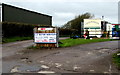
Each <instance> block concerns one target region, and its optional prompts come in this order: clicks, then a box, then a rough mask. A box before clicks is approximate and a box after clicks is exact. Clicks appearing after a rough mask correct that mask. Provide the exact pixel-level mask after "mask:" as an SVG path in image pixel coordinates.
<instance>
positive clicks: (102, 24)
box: [83, 19, 113, 38]
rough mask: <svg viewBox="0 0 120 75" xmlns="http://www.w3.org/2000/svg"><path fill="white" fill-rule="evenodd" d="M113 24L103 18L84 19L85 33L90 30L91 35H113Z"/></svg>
mask: <svg viewBox="0 0 120 75" xmlns="http://www.w3.org/2000/svg"><path fill="white" fill-rule="evenodd" d="M112 27H113V25H112V24H110V23H109V22H107V21H104V20H102V19H84V25H83V29H84V34H85V33H86V31H89V36H90V37H95V36H96V37H99V38H100V37H112Z"/></svg>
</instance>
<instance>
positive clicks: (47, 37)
mask: <svg viewBox="0 0 120 75" xmlns="http://www.w3.org/2000/svg"><path fill="white" fill-rule="evenodd" d="M34 42H35V43H56V42H57V41H56V33H34Z"/></svg>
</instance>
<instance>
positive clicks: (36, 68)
mask: <svg viewBox="0 0 120 75" xmlns="http://www.w3.org/2000/svg"><path fill="white" fill-rule="evenodd" d="M41 69H42V68H41V67H40V66H38V65H22V66H20V67H19V70H20V71H21V72H26V71H28V72H36V71H39V70H41Z"/></svg>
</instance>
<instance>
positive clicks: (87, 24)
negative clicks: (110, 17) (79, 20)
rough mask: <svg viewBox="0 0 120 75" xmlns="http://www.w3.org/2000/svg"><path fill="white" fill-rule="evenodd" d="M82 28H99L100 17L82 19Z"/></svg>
mask: <svg viewBox="0 0 120 75" xmlns="http://www.w3.org/2000/svg"><path fill="white" fill-rule="evenodd" d="M84 28H88V29H89V28H90V29H100V28H101V20H100V19H84Z"/></svg>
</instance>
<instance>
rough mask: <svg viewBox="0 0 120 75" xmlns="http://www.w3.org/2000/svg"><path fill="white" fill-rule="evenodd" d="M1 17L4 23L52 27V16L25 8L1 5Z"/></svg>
mask: <svg viewBox="0 0 120 75" xmlns="http://www.w3.org/2000/svg"><path fill="white" fill-rule="evenodd" d="M0 8H1V9H0V10H1V12H0V15H1V21H2V22H16V23H26V24H36V25H50V26H51V25H52V16H49V15H45V14H41V13H38V12H34V11H30V10H26V9H23V8H19V7H15V6H11V5H7V4H4V3H1V4H0Z"/></svg>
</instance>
